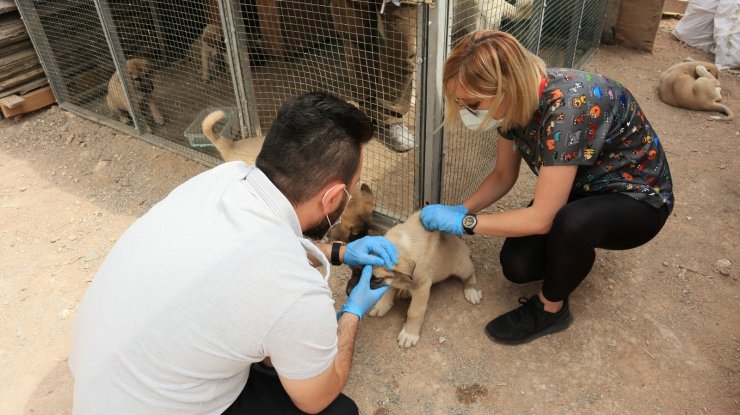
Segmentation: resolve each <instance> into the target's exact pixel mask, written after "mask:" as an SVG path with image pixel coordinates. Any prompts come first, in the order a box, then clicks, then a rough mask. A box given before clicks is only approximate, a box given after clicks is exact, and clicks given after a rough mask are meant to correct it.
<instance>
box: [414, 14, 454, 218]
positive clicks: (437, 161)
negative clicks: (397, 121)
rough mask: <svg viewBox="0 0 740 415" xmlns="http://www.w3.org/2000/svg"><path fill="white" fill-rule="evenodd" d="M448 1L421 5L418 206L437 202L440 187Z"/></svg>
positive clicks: (439, 196)
mask: <svg viewBox="0 0 740 415" xmlns="http://www.w3.org/2000/svg"><path fill="white" fill-rule="evenodd" d="M448 15H449V2H447V1H440V2H439V3H437V4H435V3H432V4H425V5H424V7H423V13H422V19H421V21H420V22H421V24H420V25H419V26H420V28H421V31H422V35H421V37H420V38H419V39H422V40H423V42H421V43H422V45H423V50H422V53H421V54H419V56H422V57H423V61H422V62H421V82H420V83H419V85H420V86H421V88H419V91H420V94H419V96H420V97H421V99H420V100H419V104H420V106H421V108H420V109H419V114H420V115H421V118H420V120H421V121H420V122H419V129H420V131H419V135H418V137H420V139H419V142H420V144H421V147H420V148H419V156H418V157H419V160H418V162H419V165H420V166H421V173H422V177H421V185H420V187H419V190H420V193H419V201H420V205H421V206H420V207H423V206H425V205H428V204H433V203H439V201H440V200H441V189H442V157H443V154H442V148H443V146H442V144H443V142H444V136H445V134H446V132H445V130H444V129H443V128H438V127H439V126H440V125H442V121H443V119H444V95H443V93H442V68H443V67H444V59H445V57H446V55H447V36H448V34H447V31H448V27H447V20H448Z"/></svg>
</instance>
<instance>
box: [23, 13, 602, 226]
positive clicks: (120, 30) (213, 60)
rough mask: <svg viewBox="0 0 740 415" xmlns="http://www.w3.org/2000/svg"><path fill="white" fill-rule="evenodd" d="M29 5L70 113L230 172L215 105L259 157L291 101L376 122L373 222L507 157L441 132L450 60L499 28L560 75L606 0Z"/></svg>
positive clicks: (464, 186) (474, 179) (402, 213)
mask: <svg viewBox="0 0 740 415" xmlns="http://www.w3.org/2000/svg"><path fill="white" fill-rule="evenodd" d="M18 4H19V10H20V11H21V14H22V16H23V18H24V21H25V22H26V24H27V26H28V29H29V33H30V35H31V38H32V40H33V43H34V45H35V46H36V49H37V51H38V53H39V55H40V57H41V61H42V64H43V66H44V69H45V70H46V72H47V75H48V77H49V81H50V84H51V86H52V88H53V89H54V92H55V94H56V96H57V100H58V101H59V102H60V105H62V106H63V107H65V108H67V109H69V110H72V111H75V112H77V113H79V114H81V115H83V116H86V117H88V118H91V119H94V120H97V121H98V122H102V123H105V124H107V125H110V126H113V127H115V128H118V129H121V130H123V131H126V132H128V133H130V134H133V135H138V136H139V137H141V138H143V139H146V140H148V141H151V142H153V143H155V144H158V145H161V146H164V147H167V148H169V149H171V150H173V151H176V152H178V153H180V154H183V155H186V156H188V157H191V158H194V159H197V160H200V161H202V162H204V163H206V164H215V163H218V162H220V158H219V153H218V152H217V151H216V150H215V148H214V147H212V146H210V142H209V141H208V140H207V139H206V137H205V136H204V135H203V132H202V131H201V127H200V125H201V120H202V119H203V117H204V116H205V115H206V114H208V113H209V112H211V111H213V110H214V109H222V110H224V111H225V113H226V115H227V117H226V120H225V121H224V122H222V123H219V124H217V126H216V130H215V132H216V133H219V134H221V135H223V136H228V137H229V138H237V139H239V138H241V139H242V140H246V141H245V142H246V143H250V145H251V144H254V146H253V147H254V148H252V149H251V154H252V158H253V157H254V156H256V154H257V152H258V151H259V145H260V140H259V137H260V136H261V135H262V134H264V132H266V131H267V130H268V129H269V127H270V124H271V123H272V120H273V119H274V118H275V116H276V113H277V109H278V108H279V106H280V105H281V104H282V103H283V102H285V101H286V100H287V99H289V98H291V97H294V96H296V95H298V94H301V93H303V92H308V91H313V90H324V91H328V92H331V93H334V94H335V95H338V96H340V97H343V98H345V99H347V100H351V101H352V102H354V103H355V104H356V105H357V106H358V107H359V108H360V109H361V110H362V111H364V112H365V113H366V114H367V115H368V116H370V117H371V118H372V120H373V122H374V123H375V126H376V135H375V140H373V141H372V142H371V143H370V145H369V146H368V147H367V152H366V157H365V161H364V170H363V181H365V182H366V183H368V184H369V185H370V187H371V188H372V189H373V191H374V193H375V195H376V212H377V213H379V214H381V215H384V216H387V217H390V218H392V219H396V220H401V219H404V218H405V217H406V216H407V215H408V214H410V213H411V212H413V211H414V210H416V209H417V208H418V207H419V206H420V205H421V204H422V200H423V201H424V202H425V203H427V202H436V201H437V200H438V199H442V201H443V202H450V203H451V202H458V201H459V200H461V199H462V198H464V197H465V196H466V195H468V194H470V193H471V192H472V191H473V190H474V189H473V188H471V186H475V185H476V184H477V183H478V182H479V181H480V180H482V178H483V176H484V175H485V174H487V173H488V171H490V169H491V167H492V166H493V163H494V161H495V146H494V145H492V142H493V141H494V140H495V137H494V134H495V133H493V132H491V133H487V134H482V135H479V134H473V133H471V132H469V131H466V130H464V129H462V128H460V129H454V130H453V129H449V128H447V129H446V130H443V131H442V132H439V130H437V127H438V126H439V124H440V123H441V110H440V108H442V107H443V102H442V101H441V100H440V91H439V89H438V88H439V87H440V85H438V84H439V79H440V76H439V72H440V71H441V70H442V59H440V58H443V56H441V55H440V54H442V55H444V54H445V53H446V51H449V49H450V47H451V46H452V45H453V44H454V42H455V41H456V40H457V39H459V38H460V37H461V36H464V35H465V34H467V33H470V32H472V31H475V30H479V29H486V28H487V29H499V30H503V31H507V32H509V33H512V34H514V35H515V36H516V37H517V38H518V39H519V40H520V41H521V42H522V43H523V44H524V45H525V46H526V47H527V48H529V49H530V50H532V51H534V52H535V53H538V54H539V55H540V56H542V57H543V58H544V59H545V61H546V63H547V64H548V65H549V66H578V65H581V64H582V63H583V62H584V61H585V60H586V59H587V58H588V56H589V55H590V53H591V52H592V51H593V50H594V49H595V47H596V44H597V43H598V39H599V34H600V32H601V30H600V28H601V23H602V22H603V14H604V9H605V5H606V0H593V1H592V0H559V1H552V0H551V1H550V2H549V3H548V2H546V1H545V0H454V1H450V2H445V1H421V0H401V1H398V0H310V1H298V0H281V1H277V0H248V1H247V0H184V1H178V2H171V1H165V0H54V1H52V0H18ZM419 22H422V23H423V24H419ZM439 134H442V135H443V136H442V137H443V138H438V137H440V136H439ZM422 135H423V137H422ZM440 154H441V156H442V157H440ZM229 156H231V157H229V158H230V159H231V158H234V157H233V156H234V155H233V154H232V155H229ZM440 172H441V173H440Z"/></svg>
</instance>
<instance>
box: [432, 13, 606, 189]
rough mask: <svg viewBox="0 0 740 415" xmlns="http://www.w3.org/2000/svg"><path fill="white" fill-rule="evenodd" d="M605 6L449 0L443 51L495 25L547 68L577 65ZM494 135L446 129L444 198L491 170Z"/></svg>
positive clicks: (593, 40)
mask: <svg viewBox="0 0 740 415" xmlns="http://www.w3.org/2000/svg"><path fill="white" fill-rule="evenodd" d="M605 10H606V0H558V1H553V0H550V1H546V0H478V1H476V0H453V1H452V2H451V4H450V7H449V8H448V11H449V18H448V20H447V24H448V25H449V29H448V34H449V35H448V49H447V51H449V50H450V49H451V48H452V47H453V46H454V44H455V42H456V41H457V40H458V39H460V38H461V37H462V36H464V35H466V34H468V33H471V32H474V31H476V30H481V29H497V30H502V31H505V32H508V33H511V34H512V35H513V36H514V37H516V38H517V40H519V41H520V42H521V43H522V45H524V46H525V47H526V48H527V49H529V50H530V51H532V52H533V53H535V54H537V55H539V56H540V57H541V58H542V59H543V60H544V61H545V63H546V65H547V66H548V67H576V68H577V67H580V66H581V65H582V64H583V63H585V61H586V60H587V59H588V57H589V56H590V55H591V54H592V53H593V52H594V51H595V50H596V46H597V45H598V41H599V37H600V34H601V26H602V24H603V21H604V13H605ZM438 70H441V69H438ZM495 136H496V133H495V132H486V133H482V134H478V133H474V132H471V131H468V130H466V129H465V128H464V127H457V128H454V129H450V128H448V129H447V130H446V131H445V137H444V140H443V150H442V153H443V154H442V157H443V163H442V169H443V174H442V178H441V189H442V190H441V192H440V193H441V196H440V199H441V201H442V202H443V203H459V202H460V201H461V200H463V199H464V198H465V197H467V196H469V195H470V194H471V193H472V192H473V191H475V188H476V187H477V185H478V184H479V183H480V182H481V181H483V179H484V178H485V176H486V175H488V173H490V171H491V169H492V168H493V165H494V163H495V158H496V145H495V140H496V137H495Z"/></svg>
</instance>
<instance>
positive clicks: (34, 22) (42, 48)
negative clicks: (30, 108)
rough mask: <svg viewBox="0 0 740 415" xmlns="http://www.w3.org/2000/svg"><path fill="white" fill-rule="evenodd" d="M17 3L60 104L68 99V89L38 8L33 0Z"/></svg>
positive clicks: (17, 0)
mask: <svg viewBox="0 0 740 415" xmlns="http://www.w3.org/2000/svg"><path fill="white" fill-rule="evenodd" d="M16 4H17V5H18V12H19V13H20V15H21V18H22V19H23V20H24V21H25V22H26V27H27V28H33V30H28V35H29V37H30V38H31V43H32V44H33V47H34V49H36V53H38V55H39V60H40V61H41V67H42V68H44V73H46V77H47V78H48V79H49V86H51V90H52V92H54V97H55V98H56V100H57V103H59V104H62V103H64V102H67V101H69V91H68V90H67V84H66V83H64V80H63V79H61V78H62V71H61V70H60V69H59V67H58V66H57V60H56V57H55V56H54V52H53V51H52V49H51V45H50V44H49V38H48V37H47V36H46V30H45V29H44V26H43V25H42V24H41V18H40V17H39V13H38V10H36V6H35V5H34V4H33V0H16Z"/></svg>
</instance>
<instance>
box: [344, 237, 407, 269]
mask: <svg viewBox="0 0 740 415" xmlns="http://www.w3.org/2000/svg"><path fill="white" fill-rule="evenodd" d="M344 263H345V264H347V265H349V266H351V267H361V266H363V265H373V266H376V267H379V266H381V265H385V267H386V268H388V269H391V268H393V265H397V264H398V248H396V246H395V245H393V242H391V241H390V240H388V238H386V237H385V236H366V237H364V238H360V239H358V240H356V241H353V242H350V243H348V244H347V250H346V251H344Z"/></svg>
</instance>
